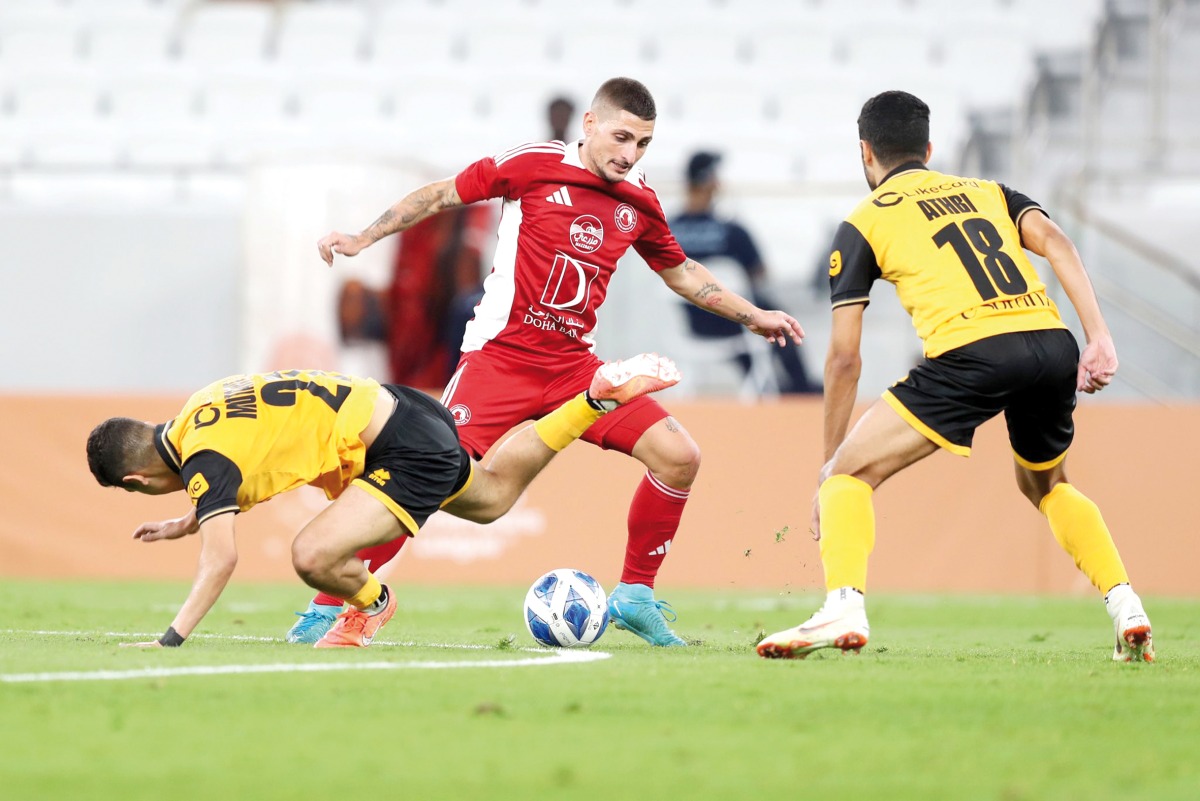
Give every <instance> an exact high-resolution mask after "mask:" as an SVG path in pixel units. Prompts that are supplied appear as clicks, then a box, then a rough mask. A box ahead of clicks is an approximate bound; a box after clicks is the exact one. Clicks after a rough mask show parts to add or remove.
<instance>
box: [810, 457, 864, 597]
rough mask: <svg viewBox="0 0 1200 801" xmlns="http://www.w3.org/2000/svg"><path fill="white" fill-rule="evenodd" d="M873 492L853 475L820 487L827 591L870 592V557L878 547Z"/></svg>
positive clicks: (827, 480) (822, 545) (833, 479)
mask: <svg viewBox="0 0 1200 801" xmlns="http://www.w3.org/2000/svg"><path fill="white" fill-rule="evenodd" d="M873 492H874V490H872V489H871V485H870V484H868V483H866V482H865V481H861V480H859V479H857V478H855V477H854V476H847V475H837V476H830V477H829V478H828V479H826V480H825V482H824V483H823V484H821V489H820V496H821V562H822V564H824V565H825V588H826V589H828V590H831V591H832V590H836V589H838V588H839V587H853V588H854V589H856V590H858V591H859V592H866V590H867V557H869V556H870V555H871V550H872V549H873V548H874V547H875V507H874V506H873V505H872V504H871V495H872V493H873Z"/></svg>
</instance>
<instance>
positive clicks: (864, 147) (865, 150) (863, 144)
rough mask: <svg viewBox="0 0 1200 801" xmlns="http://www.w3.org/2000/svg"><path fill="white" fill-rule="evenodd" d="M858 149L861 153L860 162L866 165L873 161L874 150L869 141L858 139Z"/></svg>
mask: <svg viewBox="0 0 1200 801" xmlns="http://www.w3.org/2000/svg"><path fill="white" fill-rule="evenodd" d="M858 149H859V151H860V152H861V153H862V162H863V164H866V165H867V166H868V167H869V166H871V164H872V163H873V162H874V161H875V151H874V150H872V149H871V143H870V142H868V141H867V140H865V139H859V140H858Z"/></svg>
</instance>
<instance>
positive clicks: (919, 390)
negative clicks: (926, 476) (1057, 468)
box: [883, 328, 1079, 470]
mask: <svg viewBox="0 0 1200 801" xmlns="http://www.w3.org/2000/svg"><path fill="white" fill-rule="evenodd" d="M1078 365H1079V346H1078V344H1076V342H1075V337H1074V335H1072V334H1071V332H1070V331H1068V330H1066V329H1062V328H1054V329H1047V330H1042V331H1018V332H1014V333H1009V334H998V335H996V336H991V337H987V338H985V339H980V340H978V341H976V342H971V343H968V344H966V345H963V346H962V347H960V348H955V349H954V350H951V351H947V352H946V353H943V354H942V355H940V356H936V357H934V358H932V359H925V360H923V361H922V362H921V363H920V364H919V365H917V366H916V367H915V368H913V370H912V371H911V372H910V373H909V374H908V375H907V376H906V377H905V378H903V379H901V380H900V381H897V382H896V383H895V384H894V385H892V387H891V388H890V389H889V390H888V391H887V392H885V393H884V396H883V397H884V400H885V401H887V402H888V404H889V405H891V406H892V408H893V409H895V410H896V411H897V412H898V413H899V414H900V415H901V417H903V418H904V419H905V420H907V421H908V422H909V423H910V424H911V425H912V426H913V427H914V428H916V429H917V430H918V431H920V432H921V433H922V434H924V435H925V436H926V437H928V438H929V439H930V440H932V441H933V442H935V443H937V444H938V445H940V446H941V447H943V448H946V449H947V450H949V451H951V452H953V453H957V454H960V455H964V456H965V455H969V454H970V452H971V441H972V439H973V437H974V436H975V429H976V428H978V427H979V426H980V425H981V424H982V423H984V422H985V421H987V420H990V419H991V418H993V417H995V416H996V415H997V414H999V413H1000V412H1004V419H1005V422H1007V423H1008V440H1009V442H1010V443H1011V444H1012V449H1013V453H1014V454H1016V458H1017V461H1018V463H1020V464H1022V465H1024V466H1025V467H1028V468H1031V469H1035V470H1046V469H1049V468H1051V467H1053V466H1054V465H1055V464H1057V463H1058V462H1060V461H1062V458H1063V457H1064V456H1065V455H1066V453H1067V449H1068V448H1069V447H1070V446H1071V440H1072V438H1073V437H1074V434H1075V425H1074V422H1073V421H1072V419H1071V415H1072V413H1073V412H1074V410H1075V380H1076V371H1077V369H1078Z"/></svg>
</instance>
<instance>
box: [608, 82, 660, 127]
mask: <svg viewBox="0 0 1200 801" xmlns="http://www.w3.org/2000/svg"><path fill="white" fill-rule="evenodd" d="M600 104H607V105H610V106H612V107H613V108H615V109H618V110H620V111H628V112H629V113H630V114H632V115H634V116H635V117H638V118H639V119H643V120H646V121H647V122H649V121H650V120H653V119H654V118H656V117H657V116H658V109H657V108H656V107H655V105H654V95H652V94H650V90H649V89H647V88H646V85H645V84H644V83H642V82H641V81H635V80H634V79H633V78H609V79H608V80H607V81H605V82H604V83H602V84H600V88H599V89H597V90H596V96H595V97H594V98H592V106H593V107H595V106H598V105H600Z"/></svg>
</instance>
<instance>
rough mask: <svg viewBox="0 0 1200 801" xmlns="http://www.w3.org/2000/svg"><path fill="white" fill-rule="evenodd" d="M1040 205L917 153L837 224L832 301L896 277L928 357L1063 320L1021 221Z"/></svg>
mask: <svg viewBox="0 0 1200 801" xmlns="http://www.w3.org/2000/svg"><path fill="white" fill-rule="evenodd" d="M1030 212H1033V213H1038V214H1044V213H1045V212H1043V211H1042V209H1041V207H1040V206H1038V205H1037V204H1036V203H1034V202H1033V201H1032V200H1030V199H1029V198H1028V197H1026V196H1025V195H1022V194H1021V193H1020V192H1015V191H1013V190H1012V189H1009V188H1008V187H1006V186H1004V185H1002V184H998V183H994V182H992V181H984V180H980V179H977V178H961V177H958V176H954V175H946V174H944V173H940V172H934V171H932V170H929V169H926V168H925V166H924V165H923V164H920V163H919V162H913V163H910V164H905V165H903V166H901V167H898V168H897V169H895V170H893V171H892V172H891V173H890V174H889V175H888V176H887V178H885V179H884V180H883V181H882V182H881V183H880V185H879V186H878V187H877V188H876V189H875V191H874V192H872V193H871V196H870V197H868V198H867V199H866V200H864V201H863V202H862V203H860V204H859V205H858V207H857V208H856V209H855V210H854V211H853V212H852V213H851V214H850V216H849V217H847V218H846V220H845V221H844V222H843V223H842V224H841V225H840V226H839V227H838V230H837V234H836V235H835V237H834V240H833V249H832V250H833V252H832V253H831V254H830V257H829V285H830V294H831V297H832V300H833V305H834V308H836V307H838V306H843V305H847V304H853V303H864V304H865V303H867V302H869V300H868V295H869V294H870V291H871V284H872V283H873V282H874V281H875V279H877V278H883V279H884V280H885V281H888V282H890V283H892V284H894V285H895V287H896V294H897V295H898V296H899V298H900V303H901V304H902V305H903V306H904V308H905V310H906V311H907V312H908V313H909V314H910V315H911V316H912V320H913V326H914V327H915V328H916V329H917V334H918V335H919V336H920V337H921V340H922V341H923V342H924V349H925V355H926V356H927V357H934V356H938V355H940V354H942V353H945V352H946V351H948V350H953V349H954V348H957V347H961V346H962V345H965V344H967V343H968V342H974V341H976V340H979V339H983V338H985V337H990V336H994V335H996V334H1004V333H1009V332H1014V331H1037V330H1042V329H1049V328H1065V327H1066V326H1065V325H1063V322H1062V318H1061V317H1060V316H1059V313H1058V309H1057V307H1056V306H1055V305H1054V302H1053V301H1052V300H1050V298H1049V297H1047V296H1046V286H1045V284H1043V283H1042V282H1041V280H1040V279H1039V278H1038V275H1037V271H1036V270H1034V268H1033V265H1032V264H1031V263H1030V262H1029V258H1028V257H1027V256H1026V255H1025V251H1024V250H1023V249H1022V247H1021V237H1020V234H1019V229H1018V227H1017V225H1018V223H1019V221H1020V219H1021V216H1022V215H1023V214H1027V213H1030Z"/></svg>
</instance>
